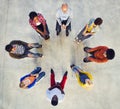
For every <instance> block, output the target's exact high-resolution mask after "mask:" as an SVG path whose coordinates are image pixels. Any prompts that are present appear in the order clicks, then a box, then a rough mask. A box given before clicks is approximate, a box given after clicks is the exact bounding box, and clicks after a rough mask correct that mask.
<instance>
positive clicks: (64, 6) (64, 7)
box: [61, 3, 68, 13]
mask: <svg viewBox="0 0 120 109" xmlns="http://www.w3.org/2000/svg"><path fill="white" fill-rule="evenodd" d="M61 9H62V11H63V12H64V13H66V12H67V10H68V4H67V3H64V4H62V6H61Z"/></svg>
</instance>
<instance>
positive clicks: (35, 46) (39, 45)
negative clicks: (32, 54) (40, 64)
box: [33, 43, 42, 48]
mask: <svg viewBox="0 0 120 109" xmlns="http://www.w3.org/2000/svg"><path fill="white" fill-rule="evenodd" d="M33 47H34V48H42V45H41V44H39V43H35V44H34V45H33Z"/></svg>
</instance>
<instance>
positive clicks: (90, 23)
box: [87, 18, 99, 33]
mask: <svg viewBox="0 0 120 109" xmlns="http://www.w3.org/2000/svg"><path fill="white" fill-rule="evenodd" d="M94 21H95V19H93V18H92V19H90V20H89V23H88V29H87V32H88V33H90V32H97V31H98V30H99V26H96V27H93V26H94Z"/></svg>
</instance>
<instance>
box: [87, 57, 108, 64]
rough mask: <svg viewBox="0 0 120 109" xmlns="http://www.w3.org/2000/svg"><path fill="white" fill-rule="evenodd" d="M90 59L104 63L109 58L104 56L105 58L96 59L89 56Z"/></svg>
mask: <svg viewBox="0 0 120 109" xmlns="http://www.w3.org/2000/svg"><path fill="white" fill-rule="evenodd" d="M88 60H90V61H92V62H97V63H104V62H107V61H108V59H107V58H104V59H95V58H92V57H88Z"/></svg>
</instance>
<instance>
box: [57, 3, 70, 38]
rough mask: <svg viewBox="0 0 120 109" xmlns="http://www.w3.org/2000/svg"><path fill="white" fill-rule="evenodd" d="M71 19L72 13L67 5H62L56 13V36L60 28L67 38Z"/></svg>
mask: <svg viewBox="0 0 120 109" xmlns="http://www.w3.org/2000/svg"><path fill="white" fill-rule="evenodd" d="M71 17H72V12H71V9H70V8H69V7H68V4H66V3H64V4H62V6H61V8H59V9H58V11H57V13H56V20H57V21H56V34H57V35H59V34H60V32H61V28H63V29H65V30H66V36H69V31H71Z"/></svg>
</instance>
